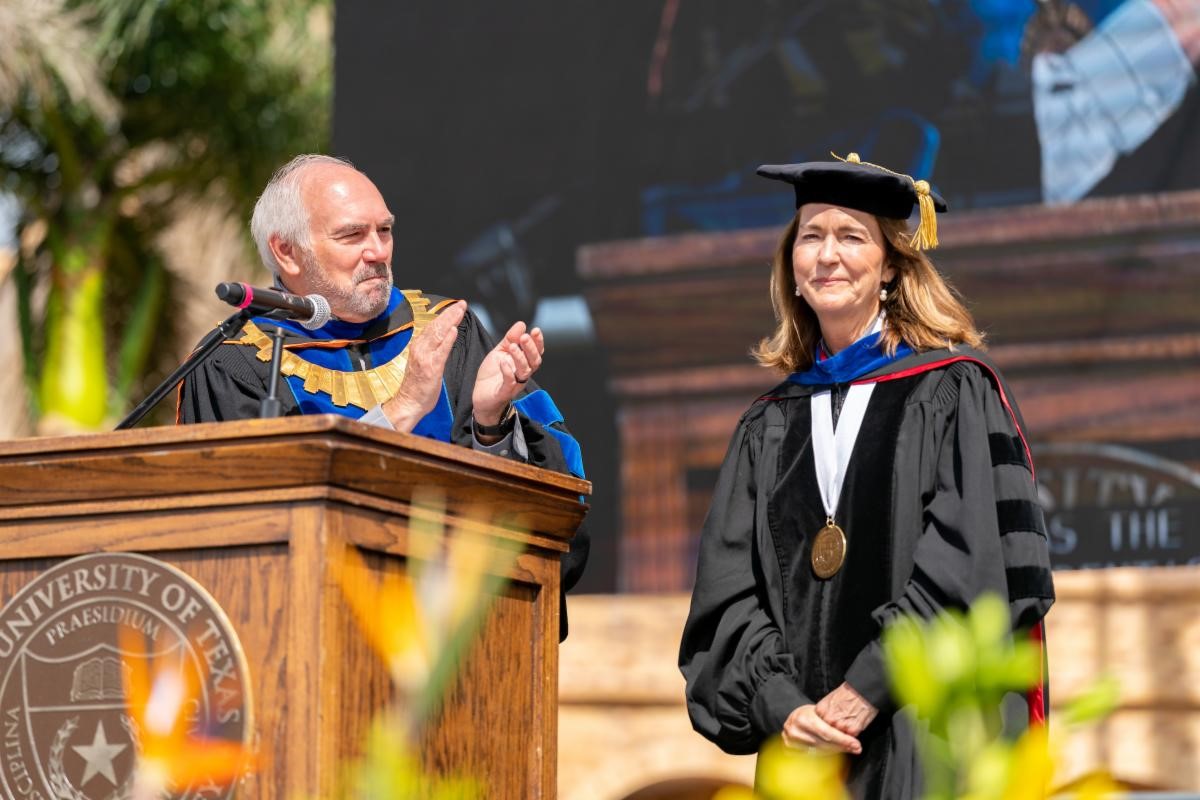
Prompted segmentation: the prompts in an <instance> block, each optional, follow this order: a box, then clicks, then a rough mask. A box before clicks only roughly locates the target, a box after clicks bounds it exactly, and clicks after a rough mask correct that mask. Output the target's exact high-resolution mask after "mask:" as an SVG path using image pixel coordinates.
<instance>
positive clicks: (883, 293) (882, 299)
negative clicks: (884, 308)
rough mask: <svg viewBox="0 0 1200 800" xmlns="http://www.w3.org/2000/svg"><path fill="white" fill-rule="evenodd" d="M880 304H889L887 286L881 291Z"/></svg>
mask: <svg viewBox="0 0 1200 800" xmlns="http://www.w3.org/2000/svg"><path fill="white" fill-rule="evenodd" d="M879 302H881V303H886V302H887V287H886V286H884V287H881V288H880V289H879Z"/></svg>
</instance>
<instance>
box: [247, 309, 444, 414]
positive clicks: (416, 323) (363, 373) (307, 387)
mask: <svg viewBox="0 0 1200 800" xmlns="http://www.w3.org/2000/svg"><path fill="white" fill-rule="evenodd" d="M400 293H401V294H403V295H404V299H405V300H407V301H408V305H409V307H410V308H412V315H413V321H412V326H413V332H412V338H411V339H409V341H408V345H407V346H406V347H405V348H404V350H403V351H402V352H401V353H400V355H398V356H396V357H395V358H393V359H392V360H391V361H389V362H387V363H386V364H381V365H379V366H378V367H372V368H371V369H364V370H353V371H345V370H340V369H331V368H329V367H322V366H320V365H318V364H313V363H310V362H308V361H305V360H304V359H303V358H301V357H300V356H298V355H296V354H295V353H293V352H292V351H290V350H288V349H286V348H285V349H284V351H283V356H282V358H281V359H280V365H279V372H280V374H281V375H283V376H285V377H289V378H290V377H292V376H295V377H297V378H302V379H303V380H304V391H306V392H308V393H309V394H316V393H317V392H324V393H325V394H327V395H329V397H330V398H331V399H332V401H333V404H334V405H335V406H338V407H339V408H342V407H345V406H348V405H349V406H354V407H355V408H361V409H362V410H363V411H369V410H370V409H372V408H374V407H375V406H377V405H379V404H381V403H384V402H387V401H388V400H390V399H391V398H392V395H394V394H395V393H396V392H397V391H398V390H399V389H400V384H401V383H402V382H403V381H404V371H405V370H406V369H407V368H408V350H409V347H411V346H412V343H413V342H414V341H416V339H417V337H418V336H420V335H421V333H422V331H424V330H425V327H426V326H427V325H429V323H430V322H432V321H433V320H434V319H435V318H436V317H437V314H436V313H435V312H433V311H430V310H429V298H428V297H425V296H424V295H423V294H421V291H420V290H419V289H401V290H400ZM242 334H243V335H242V338H241V339H239V340H238V343H239V344H246V345H251V346H253V347H257V348H258V353H257V354H256V355H255V357H256V358H258V360H259V361H263V362H269V361H270V360H271V342H272V339H271V337H270V336H268V335H267V334H265V333H263V332H262V330H261V329H260V328H259V327H258V326H257V325H255V324H254V323H253V322H247V323H246V324H245V326H243V328H242Z"/></svg>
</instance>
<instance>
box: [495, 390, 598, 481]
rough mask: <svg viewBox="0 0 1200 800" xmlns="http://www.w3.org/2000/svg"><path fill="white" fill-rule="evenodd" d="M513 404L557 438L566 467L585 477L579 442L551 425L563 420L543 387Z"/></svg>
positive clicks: (579, 476) (519, 398)
mask: <svg viewBox="0 0 1200 800" xmlns="http://www.w3.org/2000/svg"><path fill="white" fill-rule="evenodd" d="M513 405H514V406H516V409H517V411H519V412H521V413H522V414H524V415H525V416H527V417H529V418H530V419H531V420H533V421H534V422H537V423H540V424H541V426H542V427H543V428H544V429H545V431H546V433H548V434H550V435H551V436H553V437H554V438H555V439H557V440H558V446H559V447H560V448H561V449H562V454H563V458H564V459H566V462H567V469H569V470H571V474H572V475H574V476H576V477H577V478H583V477H586V476H585V475H584V473H583V451H582V450H581V449H580V447H579V442H577V441H575V437H573V436H571V434H569V433H567V432H566V431H560V430H559V429H557V428H553V427H551V426H552V425H553V424H554V423H556V422H563V415H562V412H561V411H559V410H558V406H556V405H555V404H554V400H553V399H551V397H550V395H549V394H547V392H546V390H545V389H538V390H537V391H536V392H530V393H529V394H527V395H525V396H524V397H518V398H517V399H516V400H514V401H513Z"/></svg>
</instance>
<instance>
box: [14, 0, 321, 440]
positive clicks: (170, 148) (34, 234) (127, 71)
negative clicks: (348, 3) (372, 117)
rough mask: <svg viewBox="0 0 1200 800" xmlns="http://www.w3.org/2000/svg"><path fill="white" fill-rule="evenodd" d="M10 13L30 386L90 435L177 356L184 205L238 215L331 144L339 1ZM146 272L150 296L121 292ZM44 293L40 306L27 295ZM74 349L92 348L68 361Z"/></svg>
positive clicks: (43, 6)
mask: <svg viewBox="0 0 1200 800" xmlns="http://www.w3.org/2000/svg"><path fill="white" fill-rule="evenodd" d="M0 3H8V4H11V5H12V10H11V12H10V13H9V14H7V15H5V14H0V21H7V23H8V24H9V25H11V26H12V27H13V28H14V30H12V31H7V30H0V34H5V35H3V36H0V38H4V39H5V40H8V39H9V37H10V36H11V37H13V38H12V40H14V41H20V42H21V43H22V46H21V47H15V48H3V49H0V75H3V76H4V77H5V78H10V77H11V78H12V79H11V80H0V190H2V191H5V192H8V193H11V194H12V195H14V196H15V197H16V198H17V199H18V201H19V203H20V205H21V209H22V211H21V217H20V220H19V223H18V225H19V228H20V230H19V233H20V235H21V239H22V248H21V252H20V255H19V261H18V265H17V267H16V270H15V276H16V277H15V280H16V286H17V287H18V290H19V291H20V292H21V294H22V301H21V303H20V305H19V308H20V311H21V331H22V336H23V339H24V342H23V344H24V352H25V354H26V377H27V382H28V383H29V385H30V389H31V391H32V392H33V394H34V396H35V399H36V400H37V403H36V405H37V407H38V408H39V409H40V410H41V411H42V412H43V413H53V414H58V415H61V416H63V417H64V418H65V419H67V420H69V421H71V422H73V423H74V424H76V425H78V426H82V427H96V426H97V425H98V424H99V423H100V422H101V421H102V420H103V418H104V417H105V416H112V415H115V414H117V413H120V412H121V411H123V410H124V409H125V408H126V407H127V405H128V404H129V399H130V393H131V392H133V391H134V390H135V389H137V388H140V387H138V385H137V383H138V382H137V379H138V378H139V377H140V376H141V375H143V374H144V373H145V372H146V371H147V370H148V369H151V368H153V366H154V364H153V360H154V358H155V357H156V356H158V355H167V356H168V357H169V355H170V350H169V349H168V348H164V347H161V346H160V347H154V346H152V345H153V343H154V342H155V341H156V339H161V338H162V337H164V336H166V335H167V334H168V333H169V331H168V330H167V328H168V326H167V325H166V320H165V319H164V316H163V315H164V308H165V307H166V304H165V303H163V302H162V297H163V295H164V294H165V293H166V292H167V291H169V289H170V287H171V285H172V282H171V281H170V280H164V279H163V276H162V275H155V274H154V273H155V270H156V269H158V268H159V267H161V266H162V262H157V263H156V260H157V259H158V256H159V254H158V253H157V252H156V249H157V247H158V245H157V237H158V235H159V234H160V233H161V232H162V230H163V228H164V227H165V226H166V225H167V224H168V222H169V221H171V220H172V219H173V218H174V217H175V215H176V214H177V213H178V212H179V209H180V208H181V206H182V204H186V203H188V202H190V201H194V200H195V199H197V198H204V199H205V200H207V201H217V202H220V203H222V204H224V205H225V206H226V208H227V209H228V212H229V213H231V214H235V215H237V216H238V217H240V218H243V219H245V218H246V217H247V216H248V214H249V210H250V208H251V207H252V205H253V202H254V199H255V198H256V196H257V193H258V191H259V190H260V189H261V187H262V186H263V184H265V182H266V180H267V178H268V177H269V176H270V173H271V171H272V170H273V169H274V168H275V167H277V166H278V165H279V164H280V163H282V162H284V161H286V160H287V159H288V158H290V157H291V156H292V155H295V154H296V153H298V152H306V151H316V150H322V149H324V148H325V147H326V146H327V143H328V131H329V113H330V102H329V99H330V96H331V90H330V61H331V59H330V53H331V43H330V42H329V39H328V33H329V31H328V28H329V26H328V24H327V19H328V15H329V7H330V4H329V0H160V1H158V2H152V3H147V2H144V0H93V2H82V1H81V0H75V1H72V0H47V2H44V3H39V4H28V3H23V2H22V0H0ZM4 10H5V11H9V9H4ZM14 20H15V22H14ZM0 27H2V24H0ZM13 76H15V77H13ZM147 275H148V276H149V277H150V278H151V280H150V281H149V282H148V283H150V284H151V288H152V289H155V290H156V291H157V292H158V294H159V296H158V297H157V298H155V297H146V296H138V295H137V294H136V291H135V290H130V289H124V288H123V287H140V286H143V280H142V279H143V277H144V276H147ZM39 288H40V289H41V290H42V291H44V292H45V293H46V298H47V300H46V303H45V304H44V306H43V305H39V304H35V303H33V302H31V300H30V298H31V297H34V296H36V295H37V294H38V291H39ZM131 306H132V307H133V308H134V309H135V312H134V315H133V317H132V320H131V321H132V322H133V323H134V324H132V325H125V324H124V321H125V314H124V310H125V309H127V308H129V307H131ZM77 316H82V317H83V318H85V319H84V320H83V321H80V320H79V319H77ZM114 320H116V321H117V323H116V324H114V322H113V321H114ZM110 335H115V336H116V337H117V340H118V344H117V346H115V347H110V346H108V345H107V344H106V338H107V337H108V336H110ZM81 339H83V340H86V341H87V342H88V344H87V346H86V347H85V352H78V351H76V350H74V349H72V348H74V347H75V346H76V344H77V343H78V342H80V340H81ZM109 386H112V387H113V389H112V390H111V391H110V389H109ZM64 391H65V392H67V395H65V396H64V395H63V394H62V393H63V392H64Z"/></svg>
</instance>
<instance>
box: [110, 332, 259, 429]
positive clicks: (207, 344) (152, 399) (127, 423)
mask: <svg viewBox="0 0 1200 800" xmlns="http://www.w3.org/2000/svg"><path fill="white" fill-rule="evenodd" d="M256 313H258V312H255V311H253V310H251V309H249V308H243V309H241V310H240V311H236V312H234V314H233V315H232V316H230V317H229V318H228V319H226V320H225V321H224V322H222V323H221V324H220V325H218V326H217V327H216V328H214V329H213V330H211V331H209V332H208V335H207V336H205V337H204V339H203V340H202V341H201V342H200V346H199V347H197V348H196V351H195V352H194V353H192V355H191V356H190V357H189V358H188V360H187V361H184V362H183V363H182V364H180V365H179V366H178V367H176V368H175V371H174V372H172V373H171V374H170V375H168V376H167V377H166V379H165V380H163V382H162V383H160V384H159V385H158V386H157V387H155V389H154V391H153V392H151V393H150V395H149V396H148V397H147V398H146V399H145V400H143V401H142V402H140V403H138V405H137V407H136V408H134V409H133V411H130V412H129V415H128V416H126V417H125V419H123V420H121V421H120V422H118V423H117V427H115V428H113V430H117V431H123V430H125V429H126V428H132V427H133V426H134V425H136V424H138V422H140V421H141V419H142V417H144V416H146V414H148V413H149V412H150V409H152V408H154V407H155V406H156V405H158V401H160V400H162V399H163V398H164V397H166V396H167V394H168V393H169V392H170V391H171V390H172V389H174V388H175V386H176V385H177V384H178V383H179V382H180V381H182V380H183V379H184V378H186V377H187V376H188V375H191V374H192V372H194V371H195V369H196V367H198V366H200V362H202V361H203V360H204V357H205V356H207V355H208V354H209V353H211V352H212V351H213V350H215V349H217V347H218V346H219V345H220V344H221V342H223V341H225V340H226V339H228V338H230V337H232V336H233V335H234V334H235V333H237V332H238V331H240V330H241V329H242V326H243V325H245V324H246V322H247V321H249V320H250V318H251V317H253V316H254V315H255V314H256ZM276 341H277V342H278V340H276ZM279 350H280V348H279V347H278V343H277V344H276V347H275V352H274V353H273V354H272V358H271V363H272V365H273V366H274V368H275V369H276V370H278V368H279V364H278V361H279V358H280V354H279ZM272 382H273V383H274V379H273V381H272ZM272 394H274V386H272ZM263 402H264V403H266V401H265V400H264V401H263ZM276 402H277V403H278V400H277V401H276ZM276 413H278V412H276Z"/></svg>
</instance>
